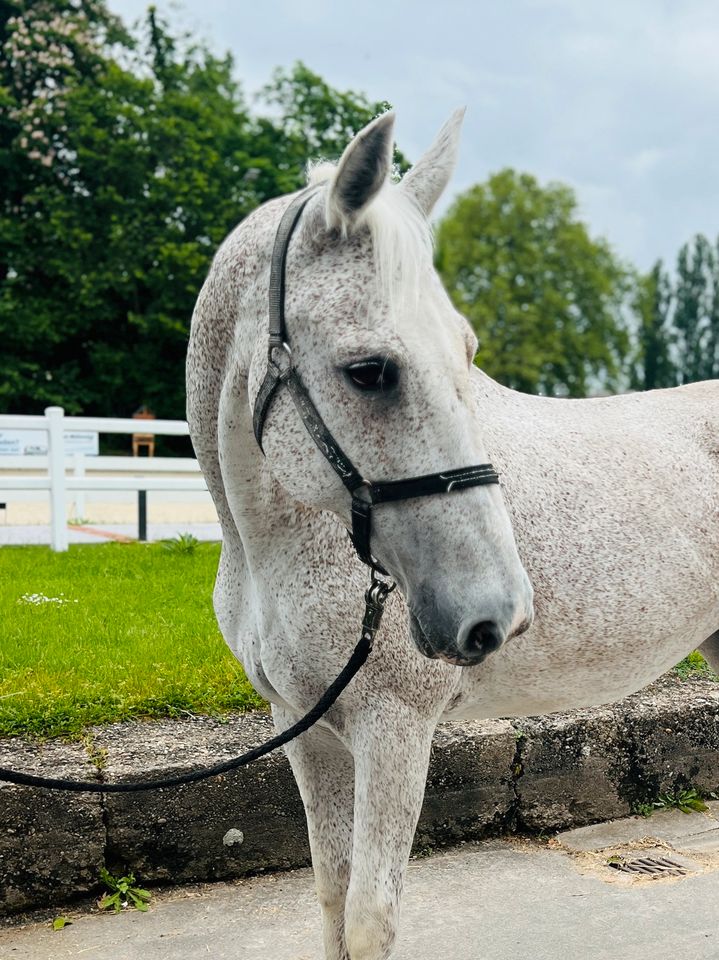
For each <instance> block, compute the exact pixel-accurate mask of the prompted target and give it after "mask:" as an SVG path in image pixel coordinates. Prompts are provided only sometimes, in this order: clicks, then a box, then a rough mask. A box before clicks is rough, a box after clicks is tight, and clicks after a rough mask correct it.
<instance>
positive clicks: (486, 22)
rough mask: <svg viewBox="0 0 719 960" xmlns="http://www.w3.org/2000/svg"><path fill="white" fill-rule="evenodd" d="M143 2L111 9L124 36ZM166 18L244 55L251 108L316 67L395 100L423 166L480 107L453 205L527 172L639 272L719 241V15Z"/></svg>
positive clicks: (667, 8)
mask: <svg viewBox="0 0 719 960" xmlns="http://www.w3.org/2000/svg"><path fill="white" fill-rule="evenodd" d="M146 6H147V3H146V2H145V0H110V7H111V8H112V9H113V10H114V11H115V12H116V13H119V14H120V15H121V16H123V18H125V19H126V20H130V21H131V20H134V19H135V18H136V17H138V16H141V15H142V13H143V11H144V9H145V8H146ZM157 6H158V8H159V9H160V10H161V11H162V12H163V13H165V15H166V16H168V18H169V19H170V21H171V22H172V23H173V24H176V25H178V26H179V25H183V26H185V27H188V26H189V27H191V28H192V29H193V31H194V32H195V33H196V34H197V35H201V36H204V37H205V38H206V39H207V40H209V41H210V43H211V44H212V45H213V47H214V48H215V49H216V50H217V51H218V52H219V51H224V50H225V49H230V50H231V51H232V53H233V54H234V57H235V60H236V63H237V71H238V76H239V78H240V79H241V80H242V82H243V84H244V87H245V90H246V92H247V93H252V92H253V91H255V90H257V89H258V88H259V87H260V86H261V85H262V84H263V83H265V82H266V81H267V80H268V79H269V76H270V74H271V72H272V69H273V68H274V67H275V66H278V65H283V66H289V65H290V64H292V63H293V62H294V61H295V60H303V61H304V62H305V63H306V64H307V65H308V66H309V67H311V68H312V69H313V70H315V71H316V72H317V73H319V74H321V75H322V76H323V77H324V78H325V79H326V80H327V81H328V82H329V83H330V84H331V85H332V86H335V87H337V88H339V89H347V88H351V89H354V90H361V91H364V92H365V93H366V94H367V95H368V96H370V97H371V98H372V99H385V100H389V101H390V102H391V103H393V104H394V106H395V108H396V111H397V140H398V142H399V144H400V146H401V148H402V150H403V151H404V152H405V153H406V154H407V155H408V156H409V158H410V159H411V160H416V159H417V158H418V157H419V155H420V154H421V152H422V151H423V150H424V149H425V148H426V147H427V146H428V145H429V143H430V141H431V139H432V137H433V135H434V133H435V132H436V130H437V129H438V127H439V126H440V125H441V124H442V123H443V121H444V120H445V119H446V117H447V116H448V115H449V113H450V112H451V111H452V110H453V109H454V108H455V107H456V106H459V105H463V104H464V105H466V106H467V108H468V109H467V116H466V120H465V129H464V136H463V143H462V149H461V156H460V161H459V166H458V169H457V172H456V174H455V178H454V181H453V183H452V185H451V187H450V190H449V191H448V195H447V198H446V199H445V201H444V202H443V208H444V207H446V205H447V203H448V201H449V200H450V199H451V196H452V194H454V193H456V192H458V191H461V190H463V189H466V188H467V187H468V186H470V185H471V184H472V183H474V182H476V181H477V180H480V179H482V178H484V177H486V176H487V174H488V173H489V172H491V171H493V170H497V169H499V168H501V167H504V166H513V167H516V168H517V169H520V170H526V171H528V172H530V173H533V174H535V175H536V176H538V177H539V178H540V180H542V181H547V180H562V181H564V182H566V183H568V184H571V185H572V186H573V187H574V189H575V191H576V193H577V196H578V199H579V203H580V208H581V212H582V216H583V217H584V218H585V219H586V220H587V221H588V223H589V225H590V228H591V230H592V232H593V233H594V234H600V235H603V236H605V237H606V238H607V239H608V240H609V241H610V243H611V244H612V245H613V246H614V248H615V250H616V251H617V252H618V253H619V254H620V255H622V256H623V257H625V258H628V259H629V260H631V261H632V262H634V263H635V264H636V265H637V266H639V267H641V268H648V267H649V266H651V264H652V263H653V261H654V260H655V259H656V258H657V257H663V258H665V259H666V260H668V261H669V262H670V263H673V262H674V260H675V258H676V253H677V250H678V248H679V246H680V245H681V244H682V243H683V242H684V241H685V240H687V239H689V237H691V236H692V235H693V234H694V233H696V232H698V231H701V232H704V233H706V234H707V235H708V236H710V237H711V238H715V237H716V235H717V233H719V190H718V189H717V177H716V168H717V164H718V162H719V161H718V158H719V3H718V2H717V0H681V2H674V0H601V2H598V0H504V2H502V0H491V2H490V0H474V2H471V0H465V2H458V0H437V2H429V0H411V2H408V0H405V2H403V3H401V4H400V3H393V2H391V0H384V2H378V0H364V2H353V3H348V2H341V3H331V2H330V0H251V2H248V0H234V2H232V0H202V2H198V0H185V2H184V4H182V5H177V4H175V3H173V4H170V3H168V2H167V0H157Z"/></svg>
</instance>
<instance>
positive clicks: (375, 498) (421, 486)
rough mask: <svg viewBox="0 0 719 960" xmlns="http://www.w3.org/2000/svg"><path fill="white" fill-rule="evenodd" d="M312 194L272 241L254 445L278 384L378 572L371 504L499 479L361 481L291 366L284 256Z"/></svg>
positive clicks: (485, 475)
mask: <svg viewBox="0 0 719 960" xmlns="http://www.w3.org/2000/svg"><path fill="white" fill-rule="evenodd" d="M315 193H316V188H314V189H310V190H304V191H303V192H302V193H300V194H299V195H298V196H297V197H295V199H294V200H293V201H292V203H290V205H289V206H288V207H287V209H286V210H285V212H284V215H283V217H282V220H281V221H280V225H279V227H278V229H277V234H276V235H275V244H274V248H273V250H272V263H271V267H270V323H269V333H270V336H269V344H268V350H267V372H266V373H265V378H264V380H263V381H262V385H261V386H260V389H259V392H258V394H257V399H256V400H255V409H254V415H253V427H254V431H255V437H256V439H257V442H258V444H259V445H260V449H262V430H263V427H264V424H265V419H266V417H267V413H268V411H269V409H270V405H271V403H272V398H273V397H274V395H275V392H276V390H277V388H278V387H279V386H280V384H286V386H287V388H288V390H289V391H290V396H291V397H292V399H293V401H294V404H295V406H296V407H297V410H298V411H299V414H300V416H301V417H302V421H303V423H304V425H305V427H306V428H307V432H308V433H309V435H310V436H311V437H312V439H313V440H314V441H315V443H316V444H317V446H318V447H319V449H320V451H321V453H322V454H323V455H324V457H325V458H326V460H327V461H328V463H329V464H330V466H331V467H332V469H333V470H334V471H335V473H336V474H337V476H338V477H339V478H340V480H341V481H342V483H343V484H344V485H345V487H347V489H348V490H349V492H350V494H351V495H352V533H351V534H350V537H351V539H352V543H353V544H354V547H355V550H356V551H357V554H358V555H359V558H360V560H362V561H363V562H364V563H366V564H368V565H369V566H370V567H373V568H375V569H378V570H380V571H382V567H381V566H380V565H379V564H378V563H377V561H376V560H374V559H373V557H372V552H371V548H370V537H371V532H372V507H373V506H374V505H375V504H378V503H389V502H390V501H393V500H410V499H412V498H413V497H427V496H430V495H431V494H435V493H454V492H456V491H459V490H465V489H466V488H467V487H476V486H479V485H482V484H488V483H499V477H498V475H497V473H496V472H495V470H494V467H493V466H492V464H491V463H480V464H476V465H475V466H472V467H460V468H459V469H457V470H444V471H443V472H442V473H429V474H427V475H426V476H421V477H409V478H407V479H406V480H388V481H385V482H381V483H373V482H371V481H369V480H365V478H364V477H363V475H362V474H361V473H360V472H359V471H358V470H357V468H356V467H355V466H354V464H353V463H352V461H351V460H350V458H349V457H348V456H347V454H346V453H345V452H344V450H343V449H342V447H340V445H339V444H338V443H337V441H336V440H335V438H334V437H333V436H332V434H331V433H330V432H329V430H328V429H327V426H326V424H325V422H324V420H323V419H322V417H321V416H320V415H319V413H318V412H317V408H316V407H315V405H314V403H313V402H312V399H311V397H310V395H309V393H308V392H307V389H306V387H305V385H304V384H303V383H302V380H301V379H300V375H299V374H298V373H297V370H296V368H295V366H294V364H293V362H292V351H291V350H290V346H289V342H288V337H287V328H286V326H285V268H286V264H287V250H288V248H289V245H290V238H291V237H292V233H293V231H294V229H295V227H296V226H297V223H298V222H299V219H300V216H301V215H302V211H303V210H304V208H305V206H306V204H307V202H308V201H309V200H310V198H311V197H312V196H313V195H314V194H315ZM383 572H384V571H383Z"/></svg>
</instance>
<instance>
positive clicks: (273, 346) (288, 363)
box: [267, 340, 292, 376]
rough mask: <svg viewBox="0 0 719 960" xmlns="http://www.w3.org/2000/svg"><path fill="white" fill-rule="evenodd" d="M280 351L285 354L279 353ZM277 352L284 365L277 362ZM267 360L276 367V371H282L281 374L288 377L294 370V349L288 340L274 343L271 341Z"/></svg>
mask: <svg viewBox="0 0 719 960" xmlns="http://www.w3.org/2000/svg"><path fill="white" fill-rule="evenodd" d="M280 350H283V351H284V354H283V353H279V351H280ZM276 352H277V353H278V355H279V357H280V359H281V361H283V362H284V365H283V363H282V362H281V363H278V362H277V357H276V356H275V353H276ZM267 359H268V362H269V363H271V364H272V365H273V366H274V367H275V369H277V370H279V371H280V374H282V375H284V376H286V375H287V374H288V373H289V372H290V370H291V369H292V348H291V347H290V345H289V343H287V341H286V340H279V341H274V342H272V341H271V342H270V347H269V350H268V351H267Z"/></svg>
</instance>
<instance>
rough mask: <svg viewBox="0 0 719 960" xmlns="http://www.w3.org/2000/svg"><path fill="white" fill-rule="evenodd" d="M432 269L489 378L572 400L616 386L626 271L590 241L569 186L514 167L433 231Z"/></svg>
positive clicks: (623, 347)
mask: <svg viewBox="0 0 719 960" xmlns="http://www.w3.org/2000/svg"><path fill="white" fill-rule="evenodd" d="M437 266H438V269H439V272H440V274H441V276H442V278H443V280H444V283H445V285H446V287H447V289H448V290H449V293H450V295H451V297H452V300H453V301H454V303H455V305H456V306H457V308H458V309H459V310H460V311H461V312H462V313H463V314H464V315H465V316H466V317H467V318H468V320H469V321H470V323H471V324H472V326H473V327H474V329H475V331H476V333H477V336H478V337H479V344H480V345H479V355H478V363H479V364H480V365H481V367H482V368H483V369H484V370H486V371H487V373H488V374H490V376H492V377H495V378H496V379H498V380H499V381H501V382H502V383H504V384H506V385H507V386H510V387H514V388H516V389H520V390H525V391H530V392H541V393H545V394H548V395H569V396H573V397H580V396H584V395H585V394H586V392H587V390H588V389H589V388H590V387H592V388H594V387H596V386H599V385H603V386H606V387H612V386H614V385H615V384H616V383H617V382H618V380H619V377H620V372H621V370H622V367H623V364H624V361H625V358H626V356H627V353H628V350H629V337H628V334H627V330H626V327H625V323H624V321H623V317H622V305H623V301H624V300H625V298H626V294H627V290H628V273H627V271H626V269H625V268H624V267H623V265H622V264H621V263H619V262H618V261H617V259H616V257H615V256H614V255H613V253H612V251H611V249H610V248H609V246H608V245H607V244H606V243H605V242H604V241H603V240H595V239H592V238H591V237H590V236H589V233H588V231H587V228H586V226H585V225H584V224H583V223H582V222H581V221H580V220H579V218H578V215H577V203H576V200H575V197H574V194H573V193H572V191H571V190H570V189H569V188H568V187H566V186H563V185H561V184H549V185H548V186H541V185H540V184H539V183H538V182H537V180H536V179H535V178H534V177H532V176H530V175H528V174H521V173H517V172H515V171H514V170H502V171H500V172H499V173H496V174H494V175H493V176H491V177H490V178H489V180H488V181H487V182H486V183H481V184H477V185H476V186H474V187H472V188H471V189H470V190H468V191H467V192H466V193H464V194H462V195H461V196H460V197H459V199H458V200H457V201H456V202H455V203H454V204H453V206H452V207H451V209H450V211H449V213H448V214H447V216H446V217H445V218H444V219H443V220H442V222H441V223H440V225H439V228H438V231H437Z"/></svg>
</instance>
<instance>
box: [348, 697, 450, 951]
mask: <svg viewBox="0 0 719 960" xmlns="http://www.w3.org/2000/svg"><path fill="white" fill-rule="evenodd" d="M434 726H435V723H434V721H433V720H430V719H428V718H427V717H420V716H418V715H417V714H416V713H415V712H414V711H412V710H410V709H407V708H406V707H404V706H401V705H399V706H398V705H397V704H387V705H385V708H384V709H383V710H382V711H381V712H378V713H377V714H376V715H373V716H367V715H363V716H360V717H358V718H357V724H356V727H355V728H354V735H353V741H354V749H353V752H354V759H355V819H354V840H353V848H352V870H351V875H350V885H349V890H348V893H347V905H346V908H345V938H346V942H347V948H348V951H349V957H350V960H386V958H387V957H389V956H390V954H391V952H392V947H393V945H394V941H395V938H396V935H397V929H398V923H399V907H400V898H401V896H402V885H403V881H404V874H405V870H406V867H407V861H408V859H409V854H410V849H411V846H412V838H413V837H414V831H415V827H416V826H417V820H418V818H419V813H420V809H421V806H422V798H423V796H424V789H425V782H426V778H427V766H428V763H429V753H430V748H431V743H432V733H433V731H434Z"/></svg>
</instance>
